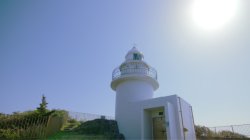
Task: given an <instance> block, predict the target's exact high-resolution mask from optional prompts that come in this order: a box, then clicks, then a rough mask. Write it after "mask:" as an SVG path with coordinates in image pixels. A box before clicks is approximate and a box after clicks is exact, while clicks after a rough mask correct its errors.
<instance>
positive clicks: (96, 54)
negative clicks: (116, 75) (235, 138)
mask: <svg viewBox="0 0 250 140" xmlns="http://www.w3.org/2000/svg"><path fill="white" fill-rule="evenodd" d="M193 2H194V0H154V1H152V0H136V1H135V0H126V1H124V0H107V1H102V0H72V1H69V0H54V1H49V0H42V1H39V0H37V1H33V0H23V1H19V0H10V1H9V0H1V1H0V112H3V113H12V112H14V111H21V112H22V111H27V110H34V109H36V107H38V106H39V103H40V102H41V96H42V95H43V94H44V95H45V96H46V99H47V102H48V103H49V104H48V108H49V109H65V110H69V111H75V112H82V113H92V114H103V115H108V116H114V113H115V91H113V90H112V89H111V88H110V82H111V79H112V71H113V69H114V68H116V67H118V66H119V65H120V64H121V63H122V62H123V61H124V60H125V55H126V53H127V52H128V51H129V50H130V49H131V48H132V47H133V44H137V45H136V47H137V48H138V50H140V51H141V52H143V54H144V58H145V61H146V62H147V63H148V64H150V65H151V66H152V67H154V68H155V69H156V70H157V72H158V82H159V84H160V87H159V89H158V90H157V91H155V97H161V96H168V95H173V94H177V95H178V96H180V97H181V98H183V99H184V100H186V101H187V102H189V103H190V104H191V105H192V107H193V113H194V120H195V123H196V124H199V125H206V126H221V125H233V124H249V123H250V120H249V118H250V111H248V110H249V108H250V101H249V100H250V55H249V54H250V28H249V25H250V14H249V13H250V1H248V0H238V2H239V4H238V5H237V10H236V12H235V15H234V17H233V18H232V19H231V20H230V21H228V22H227V23H226V24H225V25H223V26H222V27H220V28H218V29H214V30H204V29H202V28H201V27H200V26H198V25H197V24H196V23H195V22H194V20H192V14H191V12H190V11H191V8H190V7H192V3H193ZM224 4H225V5H227V3H224ZM211 10H213V9H211ZM221 10H223V8H222V9H221Z"/></svg>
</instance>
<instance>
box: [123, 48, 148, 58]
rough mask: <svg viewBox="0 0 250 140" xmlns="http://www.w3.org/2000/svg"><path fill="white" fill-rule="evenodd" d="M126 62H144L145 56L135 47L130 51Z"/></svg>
mask: <svg viewBox="0 0 250 140" xmlns="http://www.w3.org/2000/svg"><path fill="white" fill-rule="evenodd" d="M125 59H126V60H143V59H144V55H143V54H142V53H141V52H140V51H138V50H137V49H136V47H133V48H132V49H131V50H130V51H128V53H127V55H126V56H125Z"/></svg>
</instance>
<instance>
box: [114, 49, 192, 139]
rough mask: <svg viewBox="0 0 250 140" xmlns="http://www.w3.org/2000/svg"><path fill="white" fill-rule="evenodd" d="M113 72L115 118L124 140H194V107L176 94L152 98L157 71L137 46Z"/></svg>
mask: <svg viewBox="0 0 250 140" xmlns="http://www.w3.org/2000/svg"><path fill="white" fill-rule="evenodd" d="M125 58H126V60H125V62H123V63H122V64H121V65H120V66H119V67H118V68H116V69H115V70H114V71H113V74H112V82H111V88H112V89H113V90H114V91H116V108H115V119H116V121H117V122H118V127H119V131H120V133H122V134H124V136H125V139H128V140H134V139H136V140H137V139H141V140H145V139H158V140H159V139H161V140H163V139H165V140H166V139H167V140H195V139H196V137H195V129H194V120H193V113H192V107H191V105H190V104H188V103H187V102H186V101H184V100H183V99H181V98H180V97H178V96H177V95H171V96H165V97H159V98H153V94H154V91H155V90H156V89H158V88H159V84H158V81H157V72H156V70H155V69H154V68H152V67H150V65H148V64H147V63H146V62H145V61H143V59H144V56H143V54H142V53H141V52H139V51H138V50H137V49H136V48H135V47H133V48H132V49H131V50H130V51H129V52H128V53H127V55H126V57H125Z"/></svg>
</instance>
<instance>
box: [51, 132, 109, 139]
mask: <svg viewBox="0 0 250 140" xmlns="http://www.w3.org/2000/svg"><path fill="white" fill-rule="evenodd" d="M105 139H107V138H106V137H105V136H103V135H83V134H79V133H77V132H70V131H69V132H68V131H60V132H58V133H56V134H55V135H53V136H51V137H48V138H47V140H105Z"/></svg>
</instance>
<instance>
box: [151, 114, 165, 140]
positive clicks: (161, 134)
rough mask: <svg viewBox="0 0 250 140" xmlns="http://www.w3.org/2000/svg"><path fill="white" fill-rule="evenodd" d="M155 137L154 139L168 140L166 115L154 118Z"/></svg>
mask: <svg viewBox="0 0 250 140" xmlns="http://www.w3.org/2000/svg"><path fill="white" fill-rule="evenodd" d="M153 137H154V140H166V139H167V133H166V125H165V117H155V118H153Z"/></svg>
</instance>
